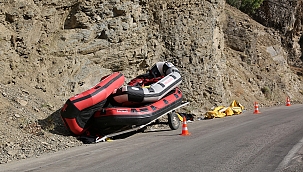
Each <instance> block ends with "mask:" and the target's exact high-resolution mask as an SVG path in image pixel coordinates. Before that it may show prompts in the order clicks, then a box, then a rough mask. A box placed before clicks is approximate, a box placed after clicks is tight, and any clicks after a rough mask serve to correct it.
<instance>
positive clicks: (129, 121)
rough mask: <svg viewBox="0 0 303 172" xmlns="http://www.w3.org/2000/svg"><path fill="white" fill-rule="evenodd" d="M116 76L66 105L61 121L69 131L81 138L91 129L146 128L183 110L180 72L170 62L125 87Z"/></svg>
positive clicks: (75, 97) (106, 78) (152, 69)
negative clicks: (177, 109)
mask: <svg viewBox="0 0 303 172" xmlns="http://www.w3.org/2000/svg"><path fill="white" fill-rule="evenodd" d="M123 82H124V76H123V75H122V74H121V73H119V72H115V73H113V74H111V75H108V76H107V77H105V78H103V79H101V82H100V83H99V84H97V85H96V86H94V87H93V88H91V89H89V90H87V91H85V92H83V93H81V94H78V95H76V96H74V97H72V98H70V99H69V100H67V101H66V103H65V105H64V106H63V108H62V109H61V117H62V119H63V121H64V122H65V124H66V126H67V128H68V129H69V130H70V131H71V132H72V133H74V134H76V135H81V134H82V133H83V132H84V131H85V130H86V129H87V128H88V127H90V126H91V125H93V126H94V127H97V128H106V127H113V126H125V125H142V124H146V123H148V122H150V121H152V120H154V119H156V118H158V117H160V116H161V115H163V114H165V113H167V112H168V111H171V110H172V109H174V108H176V107H178V106H180V104H181V103H182V98H183V96H182V92H181V90H180V89H179V88H178V85H179V84H180V83H181V82H182V78H181V75H180V72H179V70H178V69H177V68H176V67H175V66H174V65H173V64H172V63H169V62H158V63H156V64H155V65H154V66H153V67H152V68H151V70H149V72H148V73H147V74H144V75H140V76H138V77H136V78H135V79H133V80H131V82H129V83H128V84H127V85H126V86H122V85H123Z"/></svg>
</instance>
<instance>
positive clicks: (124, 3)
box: [0, 0, 303, 163]
mask: <svg viewBox="0 0 303 172" xmlns="http://www.w3.org/2000/svg"><path fill="white" fill-rule="evenodd" d="M282 5H283V4H282ZM0 7H1V8H0V31H1V32H0V55H1V59H0V61H1V63H0V71H1V73H2V75H1V76H0V78H1V79H0V92H1V95H0V101H1V102H2V103H1V105H0V113H1V121H0V125H1V128H0V145H1V155H0V158H1V163H4V162H7V161H9V160H13V159H21V158H26V157H31V156H34V155H39V154H41V153H43V152H53V151H57V150H60V149H64V148H67V147H71V146H76V145H80V144H81V143H80V142H78V141H77V140H76V139H75V138H73V137H71V136H69V134H68V132H67V131H66V130H65V128H64V126H63V124H62V121H61V119H60V118H59V116H58V110H59V109H60V108H61V106H62V104H63V103H64V102H65V101H66V100H67V99H68V98H69V97H71V96H73V95H75V94H77V93H80V92H82V91H84V90H87V89H88V88H90V87H92V86H93V85H94V84H96V83H97V82H98V81H99V80H100V78H101V77H102V76H105V75H107V74H109V73H111V72H113V71H120V72H122V73H123V74H124V75H125V76H126V77H127V81H126V82H128V81H129V80H130V79H132V78H133V77H135V76H137V75H138V74H143V73H145V72H146V70H147V69H148V68H149V67H151V66H152V65H153V64H154V63H155V62H157V61H164V60H166V61H170V62H172V63H173V64H174V65H176V67H177V68H178V69H179V70H180V71H181V74H182V77H183V83H182V85H181V89H182V90H183V93H184V95H185V100H187V101H189V102H190V105H189V106H187V107H186V108H184V109H182V111H184V112H190V113H194V114H196V115H198V116H199V115H202V114H203V113H204V112H205V111H206V110H208V109H209V108H211V107H212V106H216V105H229V103H231V101H232V100H234V99H235V100H238V101H239V102H240V103H242V104H243V105H244V106H245V108H246V109H252V108H253V102H255V101H258V102H259V103H260V104H261V106H273V105H283V104H284V103H285V100H286V97H287V96H289V97H290V98H291V100H292V103H302V98H301V97H302V94H303V90H302V88H303V87H302V79H303V78H302V73H301V75H300V73H298V72H297V73H296V72H294V71H293V70H292V69H293V68H292V66H294V65H293V64H295V61H297V62H302V59H300V56H301V55H302V51H301V49H300V43H301V45H302V41H301V42H300V40H297V39H296V37H295V36H294V35H292V36H288V37H285V34H284V32H282V31H281V30H279V29H275V28H274V27H269V26H268V27H265V26H264V24H263V25H262V24H260V23H257V22H256V21H254V20H253V19H252V18H251V17H249V16H247V15H245V14H243V13H241V12H239V11H238V10H237V9H234V8H232V7H230V6H228V5H227V4H225V1H224V0H207V1H199V0H180V1H179V0H165V1H162V0H98V1H96V0H86V1H84V0H61V1H58V0H50V1H47V2H46V1H39V0H4V1H2V2H0ZM296 9H299V8H297V7H296ZM298 28H299V27H298ZM300 31H302V27H301V28H300V29H298V31H297V32H296V36H297V37H299V36H300V34H301V33H302V32H300ZM284 38H285V39H286V38H291V39H290V40H292V43H293V45H296V46H293V47H292V48H290V49H288V48H286V47H285V42H284V41H283V40H285V39H284ZM290 51H294V52H296V53H295V54H293V55H294V56H292V58H290V56H289V54H290ZM296 69H298V70H297V71H301V68H300V67H298V66H296ZM33 148H34V149H33Z"/></svg>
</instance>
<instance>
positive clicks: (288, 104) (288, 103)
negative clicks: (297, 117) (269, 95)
mask: <svg viewBox="0 0 303 172" xmlns="http://www.w3.org/2000/svg"><path fill="white" fill-rule="evenodd" d="M286 106H290V99H289V97H287V99H286Z"/></svg>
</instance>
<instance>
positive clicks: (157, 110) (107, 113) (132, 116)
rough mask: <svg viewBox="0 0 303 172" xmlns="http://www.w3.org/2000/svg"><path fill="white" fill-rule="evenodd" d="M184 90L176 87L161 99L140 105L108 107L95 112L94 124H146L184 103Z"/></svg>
mask: <svg viewBox="0 0 303 172" xmlns="http://www.w3.org/2000/svg"><path fill="white" fill-rule="evenodd" d="M182 98H183V96H182V92H181V90H180V89H179V88H178V87H176V88H175V89H174V90H172V91H171V92H170V93H168V94H167V95H165V96H164V97H163V98H162V99H160V100H159V101H156V102H153V103H149V104H145V105H142V106H139V107H107V108H102V109H101V110H99V111H97V112H95V114H94V116H93V125H94V126H98V127H99V128H106V127H111V126H128V125H143V124H146V123H148V122H150V121H152V120H154V119H156V118H158V117H159V116H161V115H163V114H164V113H166V112H168V111H170V110H172V109H174V108H176V107H178V106H180V105H181V104H182Z"/></svg>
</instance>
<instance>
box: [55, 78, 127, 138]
mask: <svg viewBox="0 0 303 172" xmlns="http://www.w3.org/2000/svg"><path fill="white" fill-rule="evenodd" d="M124 80H125V78H124V76H123V75H122V74H121V73H119V72H115V73H112V74H110V75H108V76H106V77H103V78H102V79H101V81H100V83H98V84H97V85H95V86H94V87H93V88H91V89H89V90H87V91H84V92H83V93H80V94H77V95H75V96H73V97H71V98H70V99H68V100H67V101H66V103H65V104H64V106H63V107H62V109H61V112H60V113H61V117H62V119H63V121H64V123H65V125H66V127H67V128H68V129H69V130H70V131H71V132H72V133H74V134H76V135H81V134H82V133H83V132H85V130H86V129H87V128H88V125H89V124H88V121H89V119H90V118H91V117H92V116H93V115H94V112H96V111H97V110H99V109H100V108H102V107H103V106H104V104H105V102H106V100H107V97H108V96H109V95H110V94H111V93H112V92H113V91H114V90H115V89H117V88H119V87H121V85H122V84H123V83H124Z"/></svg>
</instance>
